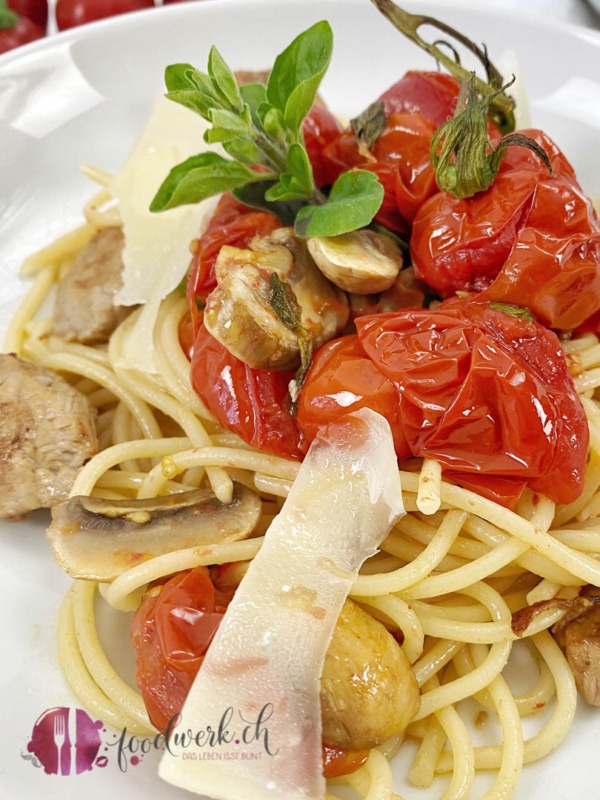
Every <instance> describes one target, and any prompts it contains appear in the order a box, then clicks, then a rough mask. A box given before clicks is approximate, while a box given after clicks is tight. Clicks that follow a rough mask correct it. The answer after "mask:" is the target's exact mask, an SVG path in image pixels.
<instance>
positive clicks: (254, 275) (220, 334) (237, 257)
mask: <svg viewBox="0 0 600 800" xmlns="http://www.w3.org/2000/svg"><path fill="white" fill-rule="evenodd" d="M215 275H216V278H217V284H218V285H217V288H216V289H215V290H214V291H213V292H212V293H211V294H210V295H209V297H208V298H207V301H206V309H205V312H204V324H205V325H206V328H207V330H208V331H209V333H211V334H212V335H213V336H214V337H215V339H218V341H219V342H221V344H222V345H224V346H225V347H226V348H227V349H228V350H229V352H230V353H232V354H233V355H234V356H236V357H237V358H239V359H241V360H242V361H243V362H244V363H245V364H248V365H249V366H250V367H253V368H255V369H260V368H268V369H295V368H296V367H298V366H299V364H300V345H299V341H298V334H297V332H296V331H294V330H293V326H291V327H290V324H289V320H286V321H284V319H283V318H282V315H281V312H280V310H278V308H277V304H276V303H274V302H273V290H272V287H273V284H272V276H273V275H276V276H277V278H278V279H279V281H281V282H282V283H283V284H284V286H285V287H287V288H288V290H289V289H291V290H292V291H293V294H294V296H295V299H296V301H297V303H298V317H299V318H298V320H297V322H298V325H299V326H300V327H301V328H302V329H303V331H304V332H305V335H306V337H307V339H308V342H309V343H310V344H311V345H312V346H313V347H320V346H321V345H322V344H325V342H327V341H329V339H332V338H333V337H334V336H337V335H338V334H339V333H340V332H341V331H342V330H343V328H344V326H345V325H346V322H347V321H348V301H347V298H346V296H345V295H344V293H343V292H340V291H339V290H338V289H336V288H335V286H332V284H331V283H330V282H329V281H328V280H327V279H326V278H325V277H324V276H323V275H322V274H321V272H320V271H319V270H318V269H317V267H316V265H315V263H314V261H313V260H312V258H311V257H310V254H309V253H308V250H307V248H306V244H305V243H304V242H303V241H302V240H300V239H298V238H297V237H296V236H295V235H294V232H293V230H292V229H291V228H279V229H278V230H276V231H274V232H273V233H272V234H271V235H270V236H265V237H256V238H255V239H254V240H253V241H252V243H251V245H250V249H248V250H241V249H239V248H237V247H228V246H225V247H223V248H221V251H220V253H219V256H218V258H217V261H216V264H215Z"/></svg>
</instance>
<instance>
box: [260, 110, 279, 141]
mask: <svg viewBox="0 0 600 800" xmlns="http://www.w3.org/2000/svg"><path fill="white" fill-rule="evenodd" d="M258 117H259V119H260V123H261V127H262V129H263V130H264V132H265V133H266V134H267V136H269V137H270V138H271V139H274V140H275V141H276V142H285V134H286V131H285V122H284V119H283V114H282V113H281V111H280V110H279V109H278V108H273V106H272V105H270V104H269V103H263V104H262V105H261V106H259V108H258Z"/></svg>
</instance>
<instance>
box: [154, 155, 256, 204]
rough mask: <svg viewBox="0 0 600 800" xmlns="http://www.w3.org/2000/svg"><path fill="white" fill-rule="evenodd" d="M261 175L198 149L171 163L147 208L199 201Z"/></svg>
mask: <svg viewBox="0 0 600 800" xmlns="http://www.w3.org/2000/svg"><path fill="white" fill-rule="evenodd" d="M262 177H264V176H261V175H260V174H259V173H257V172H253V171H252V170H250V169H247V167H244V166H243V165H242V164H237V163H236V162H235V161H228V160H227V159H226V158H223V157H222V156H220V155H217V153H200V154H199V155H197V156H192V157H191V158H188V159H187V161H184V162H183V163H182V164H178V165H177V166H176V167H173V169H172V170H171V171H170V172H169V174H168V175H167V177H166V178H165V180H164V181H163V183H162V185H161V186H160V188H159V190H158V192H157V193H156V196H155V197H154V199H153V200H152V203H151V204H150V211H165V210H167V209H169V208H176V207H177V206H183V205H188V204H190V203H199V202H200V201H201V200H205V199H206V198H207V197H212V195H215V194H220V193H221V192H227V191H229V190H231V189H235V188H236V187H237V186H243V185H244V184H245V183H248V182H249V181H253V180H259V179H260V178H262Z"/></svg>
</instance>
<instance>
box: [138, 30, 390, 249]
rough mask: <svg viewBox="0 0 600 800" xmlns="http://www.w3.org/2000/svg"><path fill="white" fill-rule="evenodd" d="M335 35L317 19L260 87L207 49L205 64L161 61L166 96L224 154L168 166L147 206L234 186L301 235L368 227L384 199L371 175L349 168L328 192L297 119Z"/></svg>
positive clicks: (161, 206)
mask: <svg viewBox="0 0 600 800" xmlns="http://www.w3.org/2000/svg"><path fill="white" fill-rule="evenodd" d="M332 50H333V33H332V30H331V27H330V25H329V23H328V22H326V21H322V22H317V23H316V24H315V25H313V26H312V27H310V28H308V30H306V31H304V32H303V33H301V34H300V35H299V36H297V37H296V38H295V39H294V41H293V42H292V43H291V44H290V45H289V46H288V47H287V48H286V49H285V50H284V51H283V52H282V53H280V54H279V55H278V56H277V58H276V59H275V63H274V65H273V69H272V70H271V72H270V75H269V80H268V83H267V85H266V86H263V85H262V84H258V83H253V84H248V85H245V86H238V84H237V81H236V79H235V75H234V74H233V72H232V70H231V69H230V68H229V67H228V65H227V64H226V62H225V60H224V59H223V57H222V56H221V54H220V53H219V51H218V50H217V49H216V48H215V47H213V48H212V49H211V51H210V55H209V59H208V72H207V73H203V72H200V71H199V70H197V69H195V68H194V67H193V66H191V65H190V64H173V65H171V66H169V67H167V70H166V73H165V83H166V87H167V95H166V96H167V97H168V98H169V99H170V100H173V101H174V102H176V103H180V104H181V105H183V106H185V107H187V108H189V109H191V110H192V111H194V112H196V113H197V114H200V116H201V117H203V118H204V119H205V120H207V121H208V122H209V123H210V124H211V127H210V128H209V129H208V130H207V131H206V133H205V135H204V139H205V141H206V142H207V143H209V144H217V143H218V144H221V145H222V147H223V149H224V150H225V152H226V153H227V155H228V156H230V158H225V157H223V156H221V155H219V154H217V153H214V152H204V153H200V154H198V155H195V156H192V157H191V158H189V159H187V161H184V162H183V163H182V164H179V165H177V166H176V167H174V168H173V169H172V170H171V172H170V173H169V175H168V176H167V178H166V179H165V180H164V182H163V183H162V185H161V186H160V188H159V190H158V192H157V194H156V196H155V198H154V199H153V201H152V203H151V205H150V210H151V211H155V212H156V211H164V210H166V209H170V208H175V207H177V206H181V205H188V204H192V203H199V202H200V201H201V200H204V199H206V198H207V197H211V196H212V195H216V194H220V193H221V192H225V191H232V192H233V193H234V194H235V195H236V197H238V199H239V200H241V201H242V202H244V203H247V204H249V205H252V206H256V207H259V208H263V209H267V210H269V211H272V212H273V213H275V214H277V215H278V216H280V218H281V219H282V221H283V222H284V223H285V224H290V223H291V222H292V221H294V220H295V221H296V231H297V233H298V235H300V236H314V235H319V236H335V235H338V234H341V233H348V232H349V231H352V230H356V229H357V228H361V227H365V226H366V225H368V224H369V223H370V222H371V220H372V219H373V217H374V216H375V214H376V213H377V211H378V210H379V208H380V206H381V203H382V202H383V195H384V190H383V187H382V186H381V184H380V183H379V181H378V179H377V177H376V175H374V174H373V173H371V172H368V171H362V170H354V171H352V172H350V173H344V174H343V175H342V176H340V178H339V179H338V180H337V181H336V182H335V184H334V185H333V187H332V189H331V193H330V195H329V197H326V196H325V195H324V194H323V193H322V192H321V191H320V189H319V188H318V187H317V186H315V182H314V177H313V171H312V166H311V163H310V159H309V157H308V153H307V151H306V147H305V145H304V136H303V133H302V123H303V120H304V118H305V116H306V115H307V114H308V112H309V111H310V108H311V106H312V104H313V103H314V101H315V98H316V96H317V92H318V89H319V85H320V83H321V80H322V78H323V76H324V75H325V72H326V70H327V68H328V66H329V62H330V60H331V53H332Z"/></svg>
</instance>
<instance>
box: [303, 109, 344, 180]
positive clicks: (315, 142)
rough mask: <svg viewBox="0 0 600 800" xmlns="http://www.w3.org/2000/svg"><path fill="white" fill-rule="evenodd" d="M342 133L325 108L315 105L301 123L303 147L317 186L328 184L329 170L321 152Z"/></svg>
mask: <svg viewBox="0 0 600 800" xmlns="http://www.w3.org/2000/svg"><path fill="white" fill-rule="evenodd" d="M341 132H342V126H341V125H340V123H339V122H338V121H337V119H336V118H335V117H334V116H333V114H332V113H331V111H328V110H327V108H325V106H323V105H321V104H320V103H315V104H314V105H313V106H312V108H311V109H310V111H309V112H308V114H307V115H306V117H305V118H304V122H303V123H302V133H303V134H304V145H305V147H306V151H307V153H308V157H309V158H310V163H311V164H312V168H313V177H314V180H315V183H316V184H317V186H325V184H327V183H328V182H329V177H330V173H329V168H328V166H327V163H326V159H325V157H324V156H323V150H324V149H325V147H326V146H327V145H328V144H331V142H333V141H334V140H335V139H336V138H337V137H338V136H339V135H340V133H341Z"/></svg>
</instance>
